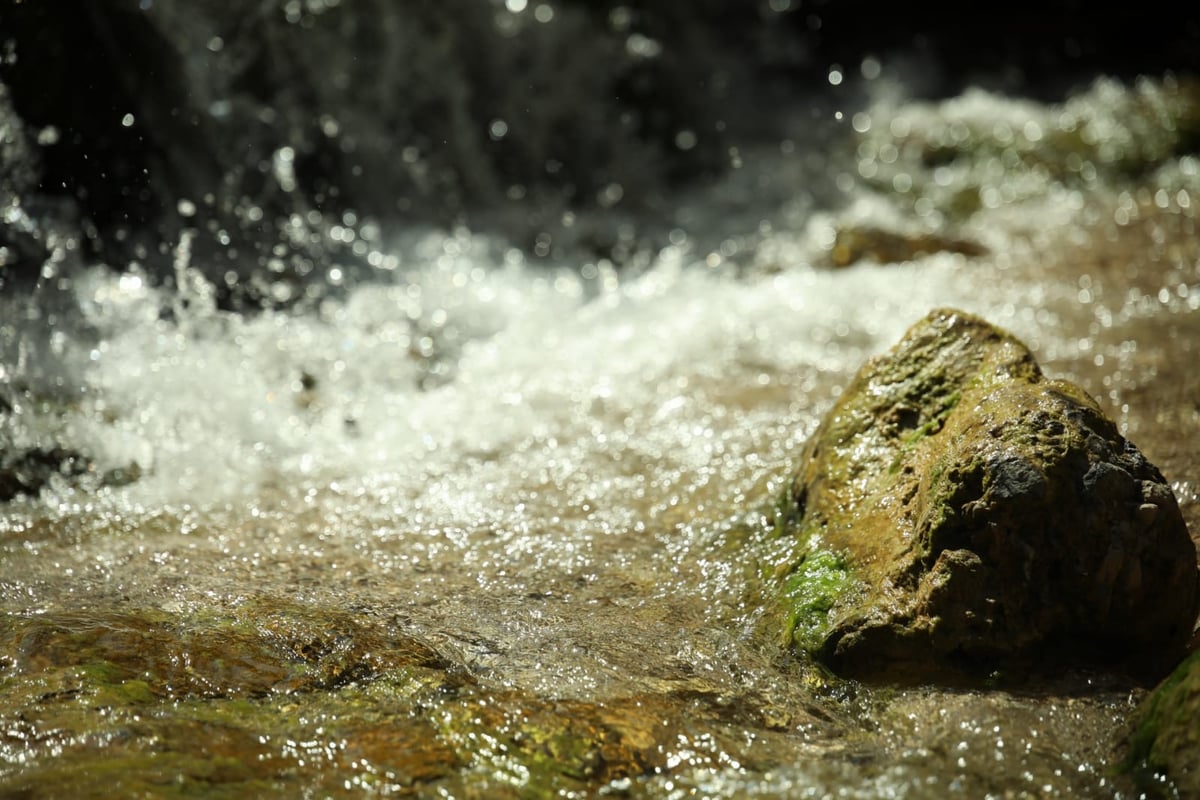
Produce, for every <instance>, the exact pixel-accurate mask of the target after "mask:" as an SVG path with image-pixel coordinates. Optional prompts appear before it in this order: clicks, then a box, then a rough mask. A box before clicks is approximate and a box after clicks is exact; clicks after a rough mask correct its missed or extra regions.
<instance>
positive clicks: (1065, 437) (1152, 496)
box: [779, 310, 1198, 682]
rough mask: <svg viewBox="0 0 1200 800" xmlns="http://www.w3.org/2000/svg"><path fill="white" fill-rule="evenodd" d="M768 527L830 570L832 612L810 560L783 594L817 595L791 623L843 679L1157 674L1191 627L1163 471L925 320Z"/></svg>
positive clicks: (1041, 381) (1065, 401)
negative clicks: (813, 580) (837, 569)
mask: <svg viewBox="0 0 1200 800" xmlns="http://www.w3.org/2000/svg"><path fill="white" fill-rule="evenodd" d="M780 512H781V513H780V515H779V523H780V527H781V528H783V529H784V530H786V531H789V532H790V533H791V535H793V536H796V537H800V538H802V539H804V541H805V547H807V549H808V551H809V552H811V553H817V552H829V553H835V554H838V555H839V556H840V558H841V559H842V561H841V562H839V563H842V564H843V565H844V567H845V572H844V575H841V576H839V579H838V581H836V582H834V583H835V584H836V588H837V590H838V591H837V594H836V597H834V598H832V599H829V598H825V597H824V595H822V592H817V593H816V594H814V593H813V592H806V591H805V589H804V584H805V581H804V579H803V577H802V575H803V562H802V563H801V564H800V565H799V568H798V569H797V570H796V572H794V573H793V575H792V576H791V577H789V578H785V579H784V581H783V584H784V585H783V591H784V595H785V602H786V601H788V600H789V599H792V598H800V599H801V600H803V601H804V602H808V601H807V600H805V599H804V598H809V599H811V597H815V596H817V595H822V597H823V598H824V599H822V602H821V603H819V604H816V606H814V605H813V604H812V603H808V605H809V606H812V607H811V608H804V609H799V610H798V611H797V614H795V615H793V616H798V617H801V618H805V619H807V622H806V624H805V625H802V626H797V625H795V624H794V623H793V622H789V624H790V625H792V627H793V628H794V629H795V634H794V635H793V640H794V642H795V644H796V645H797V646H798V647H800V648H801V649H806V650H809V651H810V652H812V653H813V654H814V655H815V656H817V657H818V658H819V659H821V660H822V661H824V662H825V663H826V664H827V665H828V666H829V667H831V668H832V669H834V671H836V672H839V673H841V674H845V675H852V676H857V677H867V678H882V679H885V680H889V681H898V682H906V681H910V680H924V679H927V678H930V677H935V676H943V675H966V676H987V675H989V674H991V673H993V672H995V671H997V670H1006V671H1008V673H1009V674H1012V673H1014V672H1015V673H1016V674H1020V673H1021V672H1022V671H1023V670H1027V669H1029V670H1034V671H1042V670H1047V669H1052V668H1054V667H1057V666H1061V665H1063V664H1068V663H1070V664H1080V665H1106V666H1112V667H1117V668H1121V669H1128V670H1132V671H1137V672H1139V673H1145V674H1150V675H1155V676H1157V675H1161V674H1162V672H1163V671H1165V669H1169V667H1170V666H1171V665H1172V664H1174V663H1176V661H1177V660H1178V658H1179V657H1180V655H1181V653H1182V649H1183V647H1184V645H1185V642H1186V640H1187V638H1188V636H1189V635H1190V633H1191V630H1192V623H1193V621H1194V620H1195V618H1196V612H1197V593H1198V583H1197V576H1198V573H1197V567H1196V554H1195V550H1194V548H1193V545H1192V542H1191V540H1190V538H1189V536H1188V531H1187V527H1186V525H1185V524H1184V521H1183V518H1182V516H1181V515H1180V512H1179V507H1178V505H1177V503H1176V500H1175V497H1174V495H1173V494H1172V492H1171V489H1170V487H1169V486H1168V485H1167V483H1166V481H1165V480H1164V479H1163V477H1162V475H1161V474H1160V473H1159V471H1158V470H1157V469H1156V468H1155V467H1154V466H1153V465H1152V464H1150V463H1149V462H1148V461H1147V460H1146V459H1145V458H1144V457H1143V455H1142V454H1141V453H1140V452H1139V451H1138V450H1137V448H1136V447H1134V446H1133V444H1131V443H1130V442H1128V441H1127V440H1126V439H1124V438H1123V437H1122V436H1121V435H1120V433H1119V432H1118V430H1117V427H1116V425H1115V424H1114V423H1113V422H1112V421H1111V420H1110V419H1108V418H1107V417H1106V416H1105V415H1104V413H1103V411H1102V410H1101V409H1100V408H1099V406H1098V405H1097V404H1096V402H1095V401H1094V400H1092V398H1090V397H1089V396H1088V395H1087V393H1086V392H1084V391H1083V390H1082V389H1080V388H1079V387H1078V386H1075V385H1073V384H1070V383H1067V382H1064V381H1058V380H1049V379H1047V378H1045V377H1044V376H1043V375H1042V372H1041V370H1040V369H1039V368H1038V365H1037V363H1036V362H1035V360H1034V358H1033V355H1032V354H1031V353H1030V351H1029V350H1028V348H1026V347H1025V346H1024V345H1023V344H1022V343H1021V342H1019V341H1018V340H1017V339H1016V338H1014V337H1013V336H1011V335H1010V334H1008V333H1006V332H1004V331H1002V330H1000V329H998V328H995V327H993V326H992V325H990V324H988V323H987V322H985V321H983V320H981V319H978V318H975V317H973V316H971V315H968V314H964V313H961V312H957V311H953V310H938V311H934V312H932V313H931V314H930V315H929V316H928V317H926V318H925V319H924V320H923V321H921V322H920V323H918V324H917V325H915V326H914V327H913V328H912V329H911V330H910V331H909V332H908V333H907V334H906V335H905V336H904V338H903V340H902V341H901V342H900V343H899V344H898V345H896V347H895V348H893V349H892V350H891V351H890V352H888V353H886V354H884V355H882V356H879V357H877V358H875V359H873V360H871V361H869V362H868V363H867V364H866V365H865V366H864V367H863V368H862V369H861V370H860V371H859V373H858V374H857V376H856V377H855V378H854V380H853V381H852V383H851V385H850V386H849V388H847V390H846V391H845V393H844V394H843V396H842V397H841V398H840V399H839V401H838V402H837V404H836V405H835V406H834V407H833V409H832V410H831V411H830V412H829V414H828V415H827V416H826V417H825V419H824V420H823V422H822V424H821V426H820V428H819V429H818V430H817V432H816V433H815V434H814V435H813V437H812V438H811V439H810V441H809V442H808V443H807V445H806V446H805V449H804V451H803V453H802V455H801V459H800V467H799V469H798V471H797V472H796V474H795V476H794V478H793V480H792V482H791V484H790V486H789V487H788V489H787V493H786V495H785V497H784V498H782V500H781V507H780ZM826 572H827V571H826ZM797 575H800V576H801V577H799V578H797V577H796V576H797ZM822 575H823V577H822V578H821V580H822V581H823V585H824V586H826V587H827V586H830V585H834V584H831V583H830V581H829V580H828V575H825V574H824V572H823V573H822ZM822 591H824V590H822ZM793 602H794V601H793ZM817 606H826V607H827V608H828V611H827V612H824V613H823V614H822V612H821V610H820V608H818V607H817ZM814 610H816V611H817V614H818V619H817V620H816V621H815V622H814V621H813V619H812V616H813V612H814Z"/></svg>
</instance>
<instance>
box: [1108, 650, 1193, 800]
mask: <svg viewBox="0 0 1200 800" xmlns="http://www.w3.org/2000/svg"><path fill="white" fill-rule="evenodd" d="M1198 719H1200V651H1197V652H1194V653H1192V655H1191V656H1190V657H1188V659H1187V660H1185V661H1184V662H1183V663H1182V664H1180V665H1179V667H1177V668H1176V669H1175V671H1174V672H1172V673H1171V675H1170V676H1169V677H1168V678H1167V679H1166V680H1164V681H1163V682H1162V683H1161V684H1159V686H1158V688H1156V689H1155V690H1154V691H1153V692H1152V693H1151V694H1150V696H1149V697H1147V698H1146V699H1145V700H1144V701H1143V702H1142V703H1141V705H1140V706H1138V709H1137V711H1136V712H1135V713H1134V715H1133V718H1132V719H1131V720H1130V734H1129V739H1128V741H1127V750H1126V758H1125V768H1126V769H1129V770H1132V771H1134V772H1136V773H1139V774H1141V775H1144V776H1153V775H1154V773H1160V774H1164V775H1166V777H1167V778H1169V779H1170V780H1171V781H1172V782H1173V783H1174V785H1175V789H1176V790H1177V791H1178V793H1179V796H1180V797H1200V725H1197V722H1196V721H1197V720H1198Z"/></svg>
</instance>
